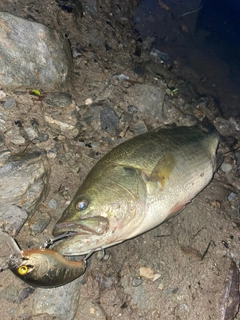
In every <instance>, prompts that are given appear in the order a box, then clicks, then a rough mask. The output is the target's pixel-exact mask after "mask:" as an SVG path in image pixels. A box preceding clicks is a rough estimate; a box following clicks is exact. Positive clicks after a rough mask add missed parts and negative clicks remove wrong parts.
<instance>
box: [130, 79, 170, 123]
mask: <svg viewBox="0 0 240 320" xmlns="http://www.w3.org/2000/svg"><path fill="white" fill-rule="evenodd" d="M164 97H165V91H164V90H163V89H162V88H161V87H160V86H151V85H147V84H135V85H134V86H133V87H131V88H130V89H129V94H128V96H127V97H126V100H127V103H128V104H129V105H134V106H136V107H137V108H138V110H139V112H142V113H144V114H146V116H154V117H162V106H163V101H164Z"/></svg>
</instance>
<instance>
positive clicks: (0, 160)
mask: <svg viewBox="0 0 240 320" xmlns="http://www.w3.org/2000/svg"><path fill="white" fill-rule="evenodd" d="M10 156H11V151H9V150H3V151H1V152H0V167H1V166H2V165H3V164H4V163H5V162H6V161H7V159H8V158H9V157H10Z"/></svg>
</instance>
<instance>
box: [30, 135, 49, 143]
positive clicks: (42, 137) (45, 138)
mask: <svg viewBox="0 0 240 320" xmlns="http://www.w3.org/2000/svg"><path fill="white" fill-rule="evenodd" d="M48 139H49V134H48V133H39V135H38V136H37V137H36V138H35V139H33V143H39V142H44V141H48Z"/></svg>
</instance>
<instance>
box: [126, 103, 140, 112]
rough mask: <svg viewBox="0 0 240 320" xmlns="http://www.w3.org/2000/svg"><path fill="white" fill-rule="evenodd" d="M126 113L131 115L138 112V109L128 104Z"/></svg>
mask: <svg viewBox="0 0 240 320" xmlns="http://www.w3.org/2000/svg"><path fill="white" fill-rule="evenodd" d="M128 112H129V113H131V114H133V113H137V112H138V107H136V106H134V105H132V104H130V105H129V106H128Z"/></svg>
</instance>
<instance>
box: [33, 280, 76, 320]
mask: <svg viewBox="0 0 240 320" xmlns="http://www.w3.org/2000/svg"><path fill="white" fill-rule="evenodd" d="M80 280H81V278H78V279H76V280H74V281H72V282H70V283H68V284H66V285H64V286H61V287H57V288H51V289H44V288H43V289H42V288H37V289H36V291H35V296H34V303H33V315H35V316H38V315H41V314H45V315H47V316H48V317H50V316H54V317H56V318H57V319H58V320H66V318H67V319H68V320H72V319H74V317H75V313H76V310H77V306H78V299H79V288H80Z"/></svg>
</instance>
